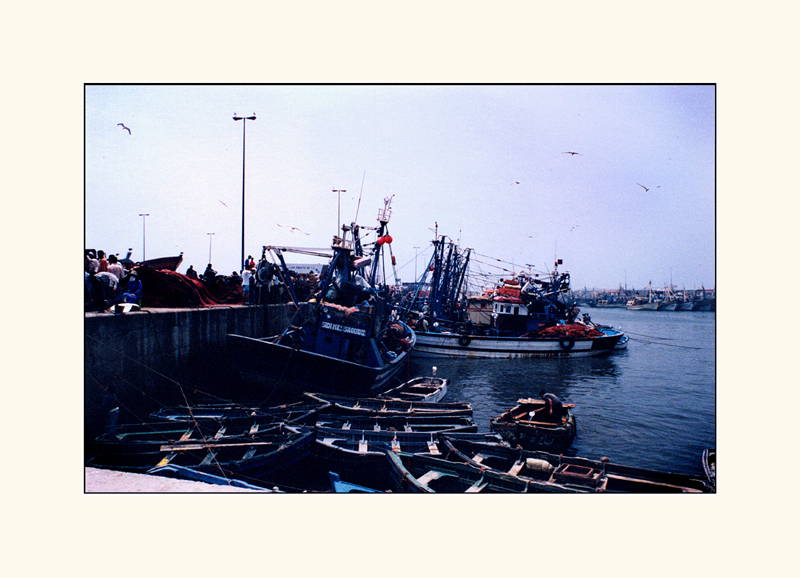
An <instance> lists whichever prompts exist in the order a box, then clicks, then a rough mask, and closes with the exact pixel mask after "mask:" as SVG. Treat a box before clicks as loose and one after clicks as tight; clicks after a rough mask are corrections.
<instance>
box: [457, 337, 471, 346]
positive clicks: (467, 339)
mask: <svg viewBox="0 0 800 578" xmlns="http://www.w3.org/2000/svg"><path fill="white" fill-rule="evenodd" d="M471 341H472V339H471V338H470V336H469V335H459V336H458V344H459V345H460V346H461V347H466V346H467V345H469V344H470V342H471Z"/></svg>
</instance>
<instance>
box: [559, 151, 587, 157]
mask: <svg viewBox="0 0 800 578" xmlns="http://www.w3.org/2000/svg"><path fill="white" fill-rule="evenodd" d="M564 154H565V155H572V156H575V155H581V153H576V152H574V151H566V152H565V153H564ZM581 156H583V155H581Z"/></svg>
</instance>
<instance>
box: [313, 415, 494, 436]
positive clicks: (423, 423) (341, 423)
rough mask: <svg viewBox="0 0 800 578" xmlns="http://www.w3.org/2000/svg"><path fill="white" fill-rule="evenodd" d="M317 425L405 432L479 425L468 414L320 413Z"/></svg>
mask: <svg viewBox="0 0 800 578" xmlns="http://www.w3.org/2000/svg"><path fill="white" fill-rule="evenodd" d="M316 425H317V426H319V427H325V428H330V429H341V430H372V431H405V432H443V431H457V432H477V431H478V426H477V424H476V423H475V422H474V421H472V418H471V417H468V416H458V415H456V416H450V415H431V416H425V415H422V416H420V415H417V416H414V415H412V416H405V415H396V416H391V415H370V416H359V415H339V414H328V413H325V414H320V415H319V417H318V418H317V423H316Z"/></svg>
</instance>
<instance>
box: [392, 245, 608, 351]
mask: <svg viewBox="0 0 800 578" xmlns="http://www.w3.org/2000/svg"><path fill="white" fill-rule="evenodd" d="M433 244H434V252H433V256H432V257H431V261H430V264H429V266H428V267H427V268H426V270H425V273H424V274H423V277H422V279H421V280H420V282H419V283H418V284H417V290H416V292H415V293H414V294H413V296H411V297H410V298H409V299H408V303H407V304H406V305H405V306H404V311H406V312H407V315H408V319H409V324H410V325H412V326H413V327H414V330H415V332H416V335H417V342H416V347H415V349H414V351H413V355H414V356H416V357H438V356H444V357H467V358H490V357H491V358H526V357H551V358H552V357H556V358H560V357H587V356H594V355H599V354H603V353H608V352H609V351H611V350H613V349H614V347H615V346H616V344H617V343H618V342H619V341H620V339H621V338H622V336H623V333H622V332H621V331H617V330H610V331H600V330H598V329H597V328H594V327H587V326H586V325H582V324H580V323H575V319H576V317H577V315H578V313H579V310H578V308H577V307H575V305H574V303H572V302H569V301H567V300H566V295H567V294H568V293H569V291H570V288H569V273H559V272H558V265H560V264H562V261H561V260H560V259H558V260H556V262H555V267H554V270H553V271H552V272H551V273H549V276H548V277H547V278H546V279H539V278H538V276H532V275H528V274H525V273H524V272H522V273H520V274H519V275H517V276H515V277H513V278H511V279H503V280H502V282H501V283H499V285H498V286H497V287H496V288H495V289H493V290H492V291H490V292H489V293H487V294H484V295H481V296H479V297H474V296H473V297H468V296H466V294H465V292H464V290H463V288H464V286H465V282H466V279H467V269H468V266H469V262H470V256H471V250H470V249H466V250H464V251H461V250H460V249H459V248H458V247H457V246H456V245H455V244H454V243H453V242H452V241H451V240H448V239H447V238H446V237H441V238H440V237H438V236H437V238H436V239H434V241H433ZM429 273H430V275H431V279H430V282H428V281H427V279H428V274H429ZM423 286H429V287H430V291H429V292H428V293H427V294H424V295H423V294H422V293H421V290H420V288H421V287H423ZM488 303H491V314H490V317H489V322H488V323H487V322H486V321H485V320H486V313H487V311H486V310H487V304H488ZM464 304H466V306H465V305H464Z"/></svg>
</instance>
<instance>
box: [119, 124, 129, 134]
mask: <svg viewBox="0 0 800 578" xmlns="http://www.w3.org/2000/svg"><path fill="white" fill-rule="evenodd" d="M117 126H121V127H122V128H124V129H125V130H127V131H128V134H131V129H129V128H128V127H127V126H125V125H124V124H122V123H121V122H118V123H117Z"/></svg>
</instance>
